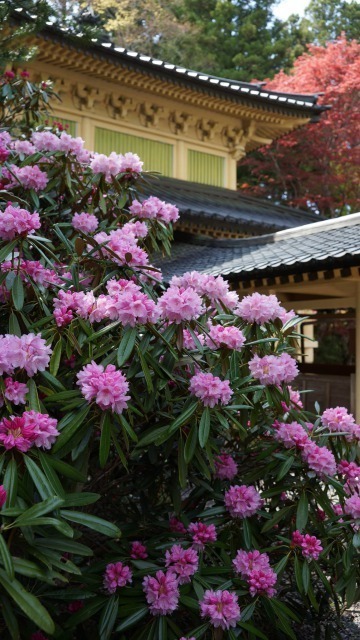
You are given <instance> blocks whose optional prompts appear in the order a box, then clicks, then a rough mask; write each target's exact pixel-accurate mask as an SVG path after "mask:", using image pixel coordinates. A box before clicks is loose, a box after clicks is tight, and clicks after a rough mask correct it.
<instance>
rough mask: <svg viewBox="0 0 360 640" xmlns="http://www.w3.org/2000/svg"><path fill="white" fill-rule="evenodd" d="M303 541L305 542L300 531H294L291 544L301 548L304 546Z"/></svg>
mask: <svg viewBox="0 0 360 640" xmlns="http://www.w3.org/2000/svg"><path fill="white" fill-rule="evenodd" d="M303 540H304V536H303V534H302V533H300V531H299V530H298V529H297V530H296V531H293V533H292V536H291V544H292V545H293V546H295V547H300V546H301V545H302V541H303Z"/></svg>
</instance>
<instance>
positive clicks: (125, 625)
mask: <svg viewBox="0 0 360 640" xmlns="http://www.w3.org/2000/svg"><path fill="white" fill-rule="evenodd" d="M148 613H149V609H148V608H147V607H141V609H139V610H138V611H135V613H133V614H131V616H128V617H127V618H125V620H123V622H122V623H121V624H119V626H118V627H116V631H125V629H129V627H132V626H133V625H134V624H136V623H137V622H139V620H141V619H142V618H144V617H145V616H146V615H147V614H148Z"/></svg>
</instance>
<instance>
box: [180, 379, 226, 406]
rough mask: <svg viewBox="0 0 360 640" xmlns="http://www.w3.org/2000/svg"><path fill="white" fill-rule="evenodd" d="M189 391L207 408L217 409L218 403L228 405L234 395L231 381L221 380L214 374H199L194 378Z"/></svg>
mask: <svg viewBox="0 0 360 640" xmlns="http://www.w3.org/2000/svg"><path fill="white" fill-rule="evenodd" d="M189 390H190V393H191V394H192V395H194V396H196V397H197V398H199V399H200V400H201V401H202V403H203V404H204V406H205V407H215V405H216V404H217V403H220V404H224V405H227V404H229V402H230V398H231V396H232V395H233V392H232V390H231V388H230V383H229V381H228V380H221V379H220V378H219V377H218V376H213V375H212V373H197V374H196V375H194V376H192V378H191V380H190V384H189Z"/></svg>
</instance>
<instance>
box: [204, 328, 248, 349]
mask: <svg viewBox="0 0 360 640" xmlns="http://www.w3.org/2000/svg"><path fill="white" fill-rule="evenodd" d="M206 344H207V346H208V347H209V348H210V349H221V348H222V347H226V348H227V349H236V351H240V349H242V347H243V346H244V344H245V336H244V334H243V333H242V331H240V329H238V328H237V327H223V326H222V325H220V324H217V325H211V326H210V329H209V335H208V336H207V338H206Z"/></svg>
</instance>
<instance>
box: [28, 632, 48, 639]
mask: <svg viewBox="0 0 360 640" xmlns="http://www.w3.org/2000/svg"><path fill="white" fill-rule="evenodd" d="M31 640H48V637H47V636H44V634H43V633H42V631H35V633H32V634H31Z"/></svg>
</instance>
